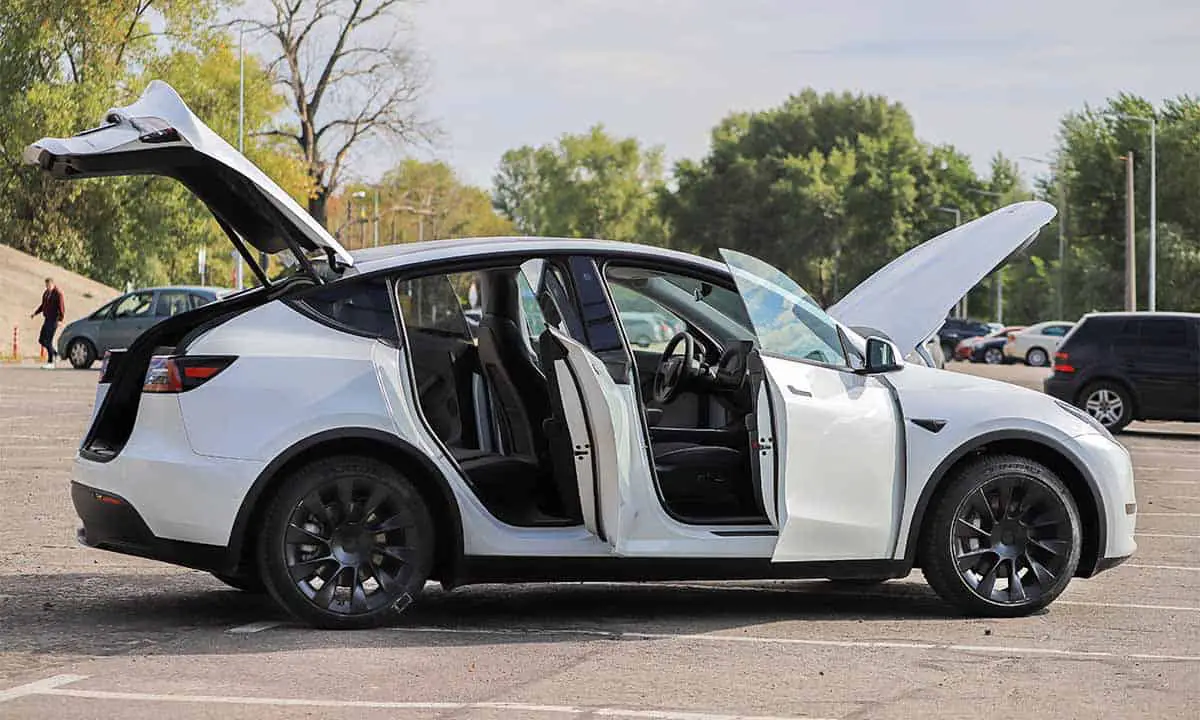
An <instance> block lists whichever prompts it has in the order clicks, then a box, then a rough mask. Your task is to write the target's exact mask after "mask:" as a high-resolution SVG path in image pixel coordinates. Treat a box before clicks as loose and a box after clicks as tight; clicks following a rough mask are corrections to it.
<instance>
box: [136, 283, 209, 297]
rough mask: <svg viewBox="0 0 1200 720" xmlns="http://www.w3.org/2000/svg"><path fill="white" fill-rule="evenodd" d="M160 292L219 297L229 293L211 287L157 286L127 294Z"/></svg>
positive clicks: (138, 289) (137, 289)
mask: <svg viewBox="0 0 1200 720" xmlns="http://www.w3.org/2000/svg"><path fill="white" fill-rule="evenodd" d="M161 290H181V291H183V292H194V293H205V294H211V295H220V294H221V293H226V292H229V290H228V289H227V288H220V287H213V286H212V285H157V286H155V287H143V288H134V289H133V290H130V291H129V292H131V293H137V292H152V291H161ZM128 294H129V293H126V295H128Z"/></svg>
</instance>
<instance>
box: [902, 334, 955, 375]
mask: <svg viewBox="0 0 1200 720" xmlns="http://www.w3.org/2000/svg"><path fill="white" fill-rule="evenodd" d="M904 360H905V361H906V362H910V363H917V364H919V365H924V366H926V367H931V368H937V369H938V370H941V369H942V368H944V367H946V356H945V355H943V354H942V343H941V341H940V340H938V336H937V333H934V334H933V335H930V336H929V337H927V338H925V342H923V343H921V345H920V346H919V347H917V348H916V349H914V350H913V351H912V352H910V353H909V354H908V355H907V356H906V357H905V358H904Z"/></svg>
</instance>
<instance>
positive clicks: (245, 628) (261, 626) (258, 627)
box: [225, 620, 283, 635]
mask: <svg viewBox="0 0 1200 720" xmlns="http://www.w3.org/2000/svg"><path fill="white" fill-rule="evenodd" d="M282 624H283V623H282V622H278V621H275V620H259V621H258V622H252V623H246V624H245V625H238V626H237V627H231V628H229V629H228V630H226V631H225V632H227V633H233V634H235V635H240V634H248V633H256V632H262V631H263V630H270V629H271V628H273V627H279V626H280V625H282Z"/></svg>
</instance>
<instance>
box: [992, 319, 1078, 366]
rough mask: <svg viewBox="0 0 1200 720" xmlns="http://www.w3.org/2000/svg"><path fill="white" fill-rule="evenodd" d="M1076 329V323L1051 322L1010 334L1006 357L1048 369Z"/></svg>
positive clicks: (1005, 349) (1006, 344) (1005, 352)
mask: <svg viewBox="0 0 1200 720" xmlns="http://www.w3.org/2000/svg"><path fill="white" fill-rule="evenodd" d="M1072 327H1074V323H1070V322H1066V321H1063V320H1050V321H1047V322H1040V323H1037V324H1036V325H1030V326H1029V327H1027V328H1025V329H1024V330H1021V331H1020V332H1015V333H1009V334H1008V340H1007V341H1006V342H1005V343H1004V356H1005V357H1006V358H1009V359H1010V360H1014V361H1023V362H1024V363H1025V364H1026V365H1029V366H1031V367H1046V366H1047V365H1049V364H1050V358H1051V357H1053V355H1054V351H1055V350H1058V346H1059V345H1061V344H1062V341H1063V338H1065V337H1066V336H1067V333H1069V332H1070V331H1071V328H1072Z"/></svg>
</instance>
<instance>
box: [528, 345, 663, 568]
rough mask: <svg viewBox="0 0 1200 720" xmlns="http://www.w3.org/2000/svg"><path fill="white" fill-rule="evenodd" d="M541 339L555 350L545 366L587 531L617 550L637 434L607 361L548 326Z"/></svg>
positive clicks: (549, 353)
mask: <svg viewBox="0 0 1200 720" xmlns="http://www.w3.org/2000/svg"><path fill="white" fill-rule="evenodd" d="M542 337H543V345H549V346H551V347H552V348H553V352H547V353H544V357H543V362H545V361H546V360H549V361H550V362H549V364H550V366H551V367H550V368H549V369H548V370H549V372H552V373H554V378H555V382H554V385H555V386H557V390H558V393H559V398H560V399H561V409H562V414H563V417H562V420H563V422H564V423H565V425H566V432H567V435H568V436H569V438H570V443H571V454H572V455H573V461H574V462H573V474H574V476H575V480H576V483H577V486H578V490H579V501H580V508H581V510H582V514H583V524H584V527H586V528H587V530H588V532H590V533H592V534H593V535H595V536H596V537H598V538H600V539H601V540H603V541H604V542H606V543H608V544H609V546H610V547H612V548H614V550H617V551H619V549H620V547H619V546H620V541H621V539H622V537H623V536H624V535H623V533H624V530H625V528H623V527H622V518H621V517H620V511H621V506H622V502H621V499H622V496H623V494H627V492H628V476H629V468H628V467H627V465H628V458H629V457H630V456H631V453H630V449H629V447H628V446H629V444H630V443H631V442H633V438H634V433H635V430H634V429H633V428H631V427H629V423H628V421H627V416H626V414H625V413H623V412H621V411H620V401H619V398H617V396H616V392H617V391H616V383H615V382H614V381H613V380H612V378H611V376H610V375H609V372H608V369H607V368H606V367H605V365H604V362H603V361H602V360H600V358H598V357H596V356H595V355H594V354H593V353H592V352H591V351H590V350H588V349H587V348H586V347H584V346H583V345H581V344H580V343H578V342H576V341H574V340H572V339H571V338H569V337H567V336H566V335H564V334H563V333H561V332H559V331H557V330H555V329H554V328H549V327H548V328H547V329H546V330H545V331H544V333H543V335H542ZM546 356H549V357H546ZM637 432H638V433H640V431H637ZM625 505H628V503H625ZM618 554H619V552H618Z"/></svg>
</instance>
